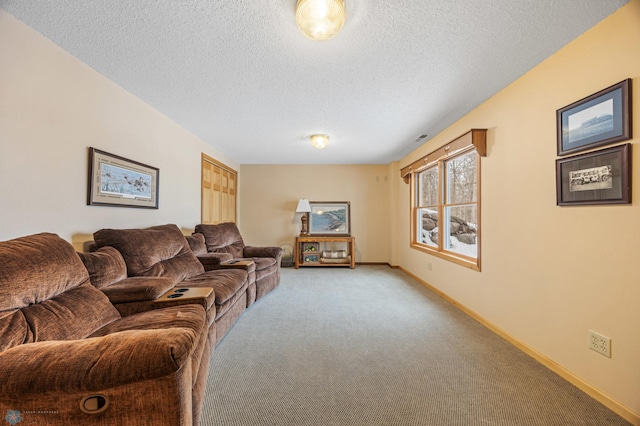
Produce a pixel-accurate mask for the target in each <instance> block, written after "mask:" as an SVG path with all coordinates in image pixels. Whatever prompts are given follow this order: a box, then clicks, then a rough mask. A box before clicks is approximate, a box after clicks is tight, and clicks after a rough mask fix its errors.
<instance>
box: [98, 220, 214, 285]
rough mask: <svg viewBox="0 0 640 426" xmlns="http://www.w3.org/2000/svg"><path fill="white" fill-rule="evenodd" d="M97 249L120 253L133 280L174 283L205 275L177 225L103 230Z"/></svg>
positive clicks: (99, 234) (99, 233)
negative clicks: (146, 279) (144, 278)
mask: <svg viewBox="0 0 640 426" xmlns="http://www.w3.org/2000/svg"><path fill="white" fill-rule="evenodd" d="M93 239H94V240H95V242H96V245H97V247H99V248H100V247H105V246H111V247H114V248H115V249H116V250H118V251H119V252H120V254H121V255H122V257H123V258H124V261H125V263H126V264H127V274H128V275H129V276H130V277H165V278H170V279H172V280H173V281H174V283H179V282H181V281H183V280H185V279H187V278H191V277H193V276H195V275H198V274H201V273H203V272H204V267H203V266H202V264H201V263H200V262H199V261H198V259H197V258H196V256H195V255H194V254H193V252H192V251H191V249H190V248H189V244H188V243H187V240H186V238H185V237H184V235H183V234H182V231H180V228H178V227H177V226H176V225H171V224H169V225H160V226H152V227H151V228H145V229H101V230H99V231H97V232H96V233H94V234H93Z"/></svg>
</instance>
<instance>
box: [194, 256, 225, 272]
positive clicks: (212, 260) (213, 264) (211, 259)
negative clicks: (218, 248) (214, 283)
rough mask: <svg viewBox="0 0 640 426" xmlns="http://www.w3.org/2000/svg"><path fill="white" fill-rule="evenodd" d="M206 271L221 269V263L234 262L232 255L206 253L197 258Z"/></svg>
mask: <svg viewBox="0 0 640 426" xmlns="http://www.w3.org/2000/svg"><path fill="white" fill-rule="evenodd" d="M197 257H198V260H199V261H200V263H202V266H204V270H205V271H211V270H213V269H219V267H220V264H221V263H225V262H228V261H230V260H233V256H232V255H231V254H230V253H205V254H200V255H198V256H197Z"/></svg>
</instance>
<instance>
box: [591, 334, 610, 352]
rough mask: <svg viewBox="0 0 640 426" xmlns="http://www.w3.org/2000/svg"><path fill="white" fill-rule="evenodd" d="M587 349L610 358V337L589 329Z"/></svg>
mask: <svg viewBox="0 0 640 426" xmlns="http://www.w3.org/2000/svg"><path fill="white" fill-rule="evenodd" d="M589 349H591V350H594V351H596V352H598V353H601V354H602V355H604V356H607V357H609V358H611V339H610V338H608V337H606V336H603V335H602V334H598V333H596V332H595V331H592V330H589Z"/></svg>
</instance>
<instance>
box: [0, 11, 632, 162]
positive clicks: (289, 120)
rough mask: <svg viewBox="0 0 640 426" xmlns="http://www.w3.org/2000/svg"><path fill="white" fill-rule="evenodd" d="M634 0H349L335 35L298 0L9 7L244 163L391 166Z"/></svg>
mask: <svg viewBox="0 0 640 426" xmlns="http://www.w3.org/2000/svg"><path fill="white" fill-rule="evenodd" d="M627 1H628V0H478V1H469V0H447V1H436V0H422V1H420V0H394V1H382V0H345V6H346V9H347V21H346V24H345V26H344V28H343V29H342V31H341V32H340V33H339V34H338V35H337V36H335V37H334V38H333V39H331V40H328V41H325V42H316V41H312V40H309V39H307V38H306V37H305V36H304V35H303V34H302V33H301V32H300V31H299V30H298V28H297V27H296V24H295V21H294V13H295V10H294V9H295V3H296V1H295V0H230V1H221V0H207V1H203V0H191V1H187V0H184V1H169V0H129V1H107V0H84V1H77V0H64V1H63V0H57V1H56V0H33V1H24V0H0V6H1V7H2V8H3V9H5V10H6V11H7V12H9V13H10V14H12V15H13V16H15V17H16V18H18V19H19V20H21V21H23V22H24V23H26V24H27V25H29V26H30V27H32V28H33V29H35V30H36V31H38V32H40V33H41V34H43V35H44V36H45V37H47V38H49V39H50V40H52V41H53V42H54V43H56V44H57V45H59V46H61V47H62V48H63V49H65V50H66V51H68V52H70V53H71V54H72V55H74V56H75V57H77V58H79V59H80V60H81V61H83V62H84V63H86V64H88V65H89V66H91V67H92V68H94V69H95V70H97V71H98V72H100V73H101V74H103V75H104V76H106V77H107V78H109V79H110V80H112V81H114V82H115V83H117V84H118V85H120V86H121V87H123V88H125V89H126V90H128V91H129V92H131V93H133V94H134V95H136V96H137V97H139V98H140V99H142V100H144V101H145V102H147V103H148V104H149V105H151V106H153V107H154V108H156V109H157V110H159V111H160V112H162V113H164V114H165V115H167V116H168V117H170V118H171V119H173V120H174V121H176V122H177V123H179V124H180V125H182V126H183V127H184V128H186V129H188V130H189V131H191V132H192V133H194V134H195V135H197V136H198V137H200V138H201V139H203V140H204V141H205V142H207V143H209V144H211V145H212V146H213V147H215V148H216V149H218V150H219V151H221V152H222V153H224V154H225V155H228V156H229V157H230V158H232V159H233V160H234V161H236V162H238V163H240V164H358V163H360V164H362V163H364V164H376V163H378V164H380V163H382V164H385V163H389V162H390V161H393V160H398V159H401V158H402V157H404V156H405V155H406V154H408V153H409V152H411V151H412V150H414V149H416V148H417V147H418V146H419V143H416V142H415V140H416V138H417V137H418V136H420V135H421V134H428V135H429V137H428V138H426V139H424V140H423V141H422V142H424V141H427V140H428V139H429V138H430V137H432V136H434V135H435V134H437V133H438V132H440V131H442V130H443V129H445V128H446V127H447V126H448V125H450V124H452V123H453V122H455V121H456V120H457V119H459V118H460V117H461V116H463V115H464V114H466V113H467V112H469V111H470V110H472V109H473V108H474V107H476V106H478V105H479V104H480V103H482V102H483V101H485V100H486V99H488V98H489V97H491V96H492V95H493V94H495V93H496V92H497V91H499V90H500V89H502V88H504V87H505V86H506V85H508V84H509V83H511V82H512V81H514V80H515V79H517V78H518V77H519V76H521V75H522V74H524V73H525V72H527V71H528V70H530V69H531V68H533V67H534V66H535V65H537V64H538V63H540V62H541V61H543V60H544V59H545V58H547V57H548V56H550V55H551V54H553V53H554V52H556V51H557V50H559V49H560V48H561V47H563V46H564V45H566V44H567V43H569V42H570V41H571V40H573V39H575V38H576V37H578V36H579V35H580V34H582V33H583V32H585V31H586V30H588V29H589V28H591V27H592V26H594V25H595V24H596V23H597V22H599V21H601V20H602V19H603V18H605V17H606V16H608V15H609V14H611V13H612V12H614V11H615V10H616V9H618V8H619V7H621V6H622V5H624V4H625V3H627ZM313 133H326V134H328V135H329V136H330V137H331V140H330V142H329V146H328V147H327V148H325V149H324V150H317V149H315V148H313V147H312V146H311V145H310V144H309V142H308V136H309V135H311V134H313ZM422 142H421V143H422Z"/></svg>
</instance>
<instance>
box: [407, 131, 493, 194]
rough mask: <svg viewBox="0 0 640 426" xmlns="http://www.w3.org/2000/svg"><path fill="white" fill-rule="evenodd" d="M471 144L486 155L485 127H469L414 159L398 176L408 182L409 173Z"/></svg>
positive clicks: (417, 170)
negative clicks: (458, 135)
mask: <svg viewBox="0 0 640 426" xmlns="http://www.w3.org/2000/svg"><path fill="white" fill-rule="evenodd" d="M471 146H474V147H475V149H476V151H478V155H480V156H481V157H486V156H487V129H471V130H469V131H468V132H467V133H465V134H464V135H462V136H460V137H458V138H456V139H454V140H452V141H451V142H449V143H448V144H446V145H444V146H442V147H440V148H438V149H436V150H435V151H433V152H430V153H429V154H427V155H425V156H424V157H422V158H421V159H419V160H417V161H414V162H413V163H411V164H409V165H408V166H406V167H403V168H402V170H400V176H402V179H403V180H404V182H405V183H409V180H410V178H411V173H414V172H419V171H420V170H422V169H424V168H426V167H427V166H429V165H430V164H433V163H435V162H436V161H438V160H440V159H442V158H446V157H449V156H451V155H454V154H456V153H458V152H462V151H464V150H466V149H468V148H470V147H471Z"/></svg>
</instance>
